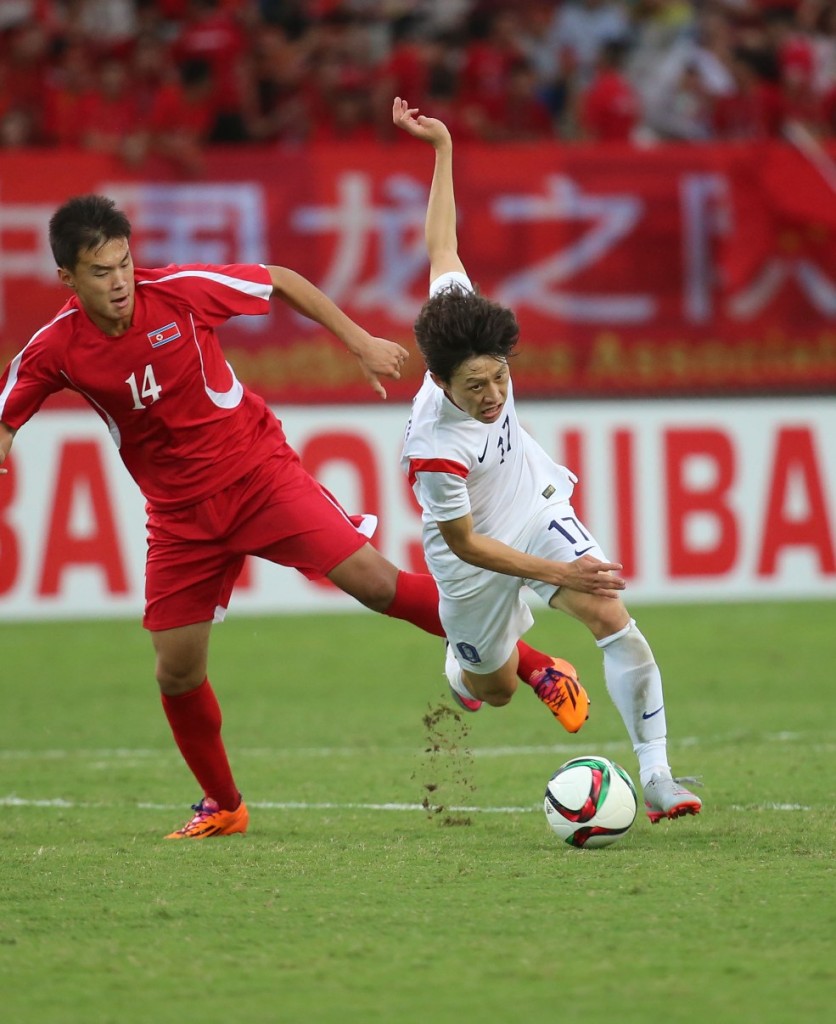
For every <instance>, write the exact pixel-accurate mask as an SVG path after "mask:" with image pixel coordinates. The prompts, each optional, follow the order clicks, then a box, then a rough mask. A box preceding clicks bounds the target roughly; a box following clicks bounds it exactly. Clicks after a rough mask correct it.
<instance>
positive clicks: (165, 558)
mask: <svg viewBox="0 0 836 1024" xmlns="http://www.w3.org/2000/svg"><path fill="white" fill-rule="evenodd" d="M49 236H50V245H51V247H52V252H53V255H54V257H55V260H56V263H57V264H58V276H59V278H60V280H61V281H62V282H63V284H65V285H66V286H67V287H68V288H70V289H71V290H72V291H73V293H74V294H73V296H72V297H71V298H70V300H69V301H68V302H67V303H66V305H65V306H64V307H63V308H62V309H61V310H60V311H59V312H58V314H57V315H56V316H55V317H54V318H53V319H52V320H50V321H49V323H47V324H46V325H45V326H44V327H42V328H41V329H40V330H39V331H37V332H36V333H35V334H34V335H33V337H32V338H31V339H30V341H29V343H28V344H27V345H26V346H25V347H24V348H23V349H22V350H21V352H19V353H18V355H17V356H15V358H14V359H13V360H12V361H11V363H10V364H9V365H8V366H7V367H6V369H5V370H4V372H3V374H2V376H0V464H2V462H3V461H5V459H6V456H7V455H8V453H9V450H10V448H11V445H12V440H13V437H14V434H15V432H16V431H17V430H18V429H19V428H20V427H21V426H23V424H24V423H26V422H27V421H28V420H29V419H30V418H31V417H32V416H33V415H34V414H35V413H36V412H37V410H38V409H39V408H40V406H41V404H42V403H43V401H44V399H45V398H46V397H47V396H48V395H50V394H51V393H53V392H55V391H58V390H60V389H62V388H68V389H71V390H74V391H76V392H78V393H79V394H80V395H81V396H82V397H83V398H85V399H86V400H87V402H88V403H89V404H90V405H91V406H92V407H93V409H94V410H95V411H96V412H97V413H98V415H99V416H100V417H101V418H102V420H103V421H104V422H105V424H106V426H107V428H108V430H109V432H110V435H111V437H112V438H113V440H114V442H115V443H116V445H117V447H118V448H119V453H120V456H121V458H122V461H123V462H124V464H125V467H126V468H127V470H128V472H129V473H130V474H131V476H132V477H133V478H134V480H135V481H136V483H137V485H138V486H139V488H140V490H141V492H142V494H143V496H144V497H145V499H146V510H147V516H148V519H147V532H148V552H147V562H146V584H145V614H144V617H143V625H144V626H145V628H146V629H147V630H149V631H150V633H151V639H152V642H153V646H154V650H155V652H156V677H157V681H158V683H159V687H160V691H161V694H162V702H163V707H164V710H165V713H166V716H167V718H168V721H169V724H170V726H171V729H172V732H173V734H174V739H175V742H176V743H177V746H178V747H179V749H180V752H181V754H182V755H183V758H184V760H185V761H186V763H187V764H188V766H189V768H190V769H191V771H192V773H193V775H194V776H195V778H196V780H197V782H198V783H199V784H200V786H201V787H202V789H203V792H204V796H203V798H202V799H201V800H200V802H199V803H197V804H195V805H194V807H193V810H194V812H195V813H194V815H193V817H192V818H191V819H190V820H189V821H188V822H187V823H186V824H185V825H184V826H183V828H181V829H178V830H177V831H176V832H173V833H171V835H170V836H169V837H168V838H190V839H191V838H204V837H206V836H213V835H227V834H231V833H236V832H245V831H246V829H247V824H248V812H247V808H246V805H245V804H244V802H243V800H242V799H241V793H240V791H239V790H238V787H237V785H236V784H235V781H234V778H233V775H232V771H231V768H230V765H229V761H228V758H227V755H226V751H225V748H224V745H223V742H222V739H221V711H220V707H219V705H218V701H217V699H216V697H215V694H214V692H213V690H212V686H211V684H210V682H209V679H208V676H207V660H208V648H209V633H210V630H211V627H212V624H213V622H218V621H221V620H222V619H223V617H224V615H225V613H226V608H227V605H228V603H229V599H230V596H231V593H232V588H233V585H234V583H235V580H236V578H237V576H238V574H239V573H240V571H241V568H242V566H243V563H244V558H245V557H246V555H248V554H252V555H257V556H259V557H262V558H266V559H268V560H270V561H272V562H277V563H279V564H281V565H286V566H290V567H293V568H296V569H298V570H299V571H300V572H302V573H303V574H304V575H305V576H307V577H308V578H320V577H327V578H328V579H330V580H331V581H332V582H333V583H334V584H336V586H338V587H340V588H341V589H342V590H344V591H346V592H347V593H349V594H351V595H352V596H353V597H355V598H356V599H357V600H358V601H360V602H361V604H363V605H365V606H366V607H368V608H371V609H373V610H374V611H378V612H382V613H383V614H385V615H389V616H392V617H394V618H399V619H405V620H406V621H408V622H411V623H413V624H414V625H416V626H418V627H419V628H421V629H424V630H426V631H427V632H429V633H432V634H434V635H437V636H443V635H444V632H443V629H442V627H441V622H440V620H439V617H438V591H437V588H436V585H435V581H434V580H433V578H432V577H431V576H429V575H427V574H419V573H407V572H404V571H401V570H399V569H398V568H397V567H396V566H395V565H393V564H392V563H391V562H389V561H387V560H386V559H385V558H384V557H383V556H382V555H381V554H380V553H379V552H378V551H377V550H376V549H375V548H374V547H372V546H371V545H370V544H369V543H368V542H367V541H368V536H367V535H368V532H369V531H368V529H366V528H365V526H366V524H365V523H362V522H361V523H360V525H359V526H356V525H355V522H353V521H352V520H351V519H350V518H349V517H348V516H347V515H346V513H345V512H344V511H343V509H342V508H341V507H340V505H339V504H338V503H337V502H336V501H335V500H334V499H333V497H332V496H331V495H329V494H328V493H327V491H325V490H324V489H323V488H322V487H321V486H320V485H319V484H318V483H317V482H316V480H314V479H313V477H311V476H310V475H309V474H308V473H307V472H306V471H305V470H304V469H303V468H302V466H301V464H300V461H299V457H298V456H297V454H296V452H295V451H294V450H293V449H292V448H291V447H290V445H289V444H288V443H287V440H286V438H285V435H284V432H283V430H282V427H281V423H280V422H279V420H278V419H276V417H275V416H274V415H273V413H272V412H271V411H270V409H268V408H267V406H266V404H265V402H264V401H263V400H262V399H261V398H260V397H259V396H258V395H257V394H255V393H254V392H252V391H250V390H249V389H248V388H246V387H244V386H243V385H242V384H241V383H240V382H239V381H238V379H237V378H236V376H235V373H234V371H233V369H232V367H231V366H230V365H229V363H227V362H226V360H225V359H224V355H223V352H222V349H221V346H220V343H219V341H218V338H217V335H216V333H215V328H216V327H217V326H218V325H219V324H222V323H224V322H225V321H226V320H227V319H228V318H229V317H231V316H235V315H239V314H251V315H257V314H265V313H267V311H268V308H269V303H270V299H271V298H274V297H278V298H280V299H282V300H283V301H284V302H286V303H288V304H289V305H290V306H291V307H292V308H293V309H294V310H296V311H297V312H299V313H302V314H304V315H305V316H307V317H309V318H311V319H312V320H314V321H316V322H317V323H319V324H320V325H322V326H323V327H324V328H326V329H327V330H329V331H331V332H332V333H333V334H334V335H335V336H336V337H337V338H339V339H340V341H341V342H342V343H343V344H344V345H345V346H346V348H348V350H349V351H350V352H352V353H353V354H354V355H355V356H356V357H357V359H358V361H359V363H360V369H361V371H362V373H363V374H364V376H365V377H366V379H367V380H368V382H369V384H370V385H371V387H372V389H373V390H374V391H375V392H376V393H377V394H378V395H379V396H380V397H382V398H385V397H386V391H385V388H384V386H383V384H382V383H381V380H380V378H381V377H389V378H392V379H395V380H397V379H398V377H399V376H400V370H401V367H402V365H403V363H404V361H405V360H406V358H407V356H408V353H407V351H406V350H405V349H403V348H402V347H401V346H400V345H397V344H395V343H393V342H390V341H386V340H385V339H382V338H375V337H373V336H372V335H370V334H369V333H368V332H367V331H365V330H363V329H362V328H361V327H360V326H358V325H357V324H356V323H354V322H353V321H352V320H351V319H350V318H349V317H348V316H346V315H345V314H344V313H343V312H342V311H341V310H340V309H339V308H338V307H337V306H336V305H335V304H334V303H333V302H332V301H331V300H330V299H329V298H328V297H327V296H326V295H325V294H324V293H323V292H321V291H320V290H319V289H318V288H317V287H316V286H315V285H313V284H311V282H309V281H307V280H306V279H305V278H303V277H301V276H300V275H299V274H296V273H295V272H294V271H292V270H289V269H287V268H285V267H279V266H266V265H261V264H252V265H228V266H209V265H197V264H195V265H187V266H169V267H164V268H162V269H157V270H142V269H139V268H137V267H135V266H134V264H133V259H132V256H131V249H130V237H131V225H130V222H129V221H128V219H127V217H126V216H125V215H124V213H122V212H121V211H120V210H118V209H117V208H116V207H115V205H114V203H113V202H112V200H110V199H107V198H106V197H103V196H96V195H88V196H78V197H75V198H73V199H70V200H69V201H68V202H66V203H65V204H64V205H63V206H61V207H60V208H59V209H58V210H57V211H56V213H55V214H54V215H53V217H52V219H51V220H50V227H49ZM4 472H5V470H4V469H2V468H0V473H4ZM520 653H521V657H520V675H521V676H522V677H524V678H525V679H526V681H528V677H530V676H531V675H537V673H538V671H539V670H541V669H542V668H543V667H544V666H546V665H551V664H552V663H553V661H552V659H551V658H550V657H549V656H548V655H543V654H541V653H540V652H537V651H535V650H534V649H533V648H530V647H527V645H524V644H522V642H521V647H520Z"/></svg>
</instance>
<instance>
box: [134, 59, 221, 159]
mask: <svg viewBox="0 0 836 1024" xmlns="http://www.w3.org/2000/svg"><path fill="white" fill-rule="evenodd" d="M178 72H179V74H178V80H177V81H174V82H171V83H169V84H167V85H164V86H162V88H161V89H160V90H159V92H158V93H157V95H156V97H155V99H154V103H153V105H152V107H151V112H150V115H149V118H148V123H147V133H146V141H145V148H146V150H147V151H148V152H149V153H151V154H156V155H159V156H162V157H163V158H164V159H165V160H167V161H169V162H170V163H171V164H173V165H174V167H176V168H177V170H178V171H180V172H181V173H182V174H184V175H186V176H188V177H199V176H200V175H201V174H202V172H203V158H204V149H205V145H206V143H207V142H208V141H209V139H210V137H211V133H212V130H213V127H214V125H215V115H216V111H217V107H216V102H215V97H216V89H215V83H214V81H213V79H212V69H211V68H210V66H209V64H208V63H207V62H206V61H204V60H200V59H195V60H189V61H186V62H185V63H183V64H181V65H179V67H178Z"/></svg>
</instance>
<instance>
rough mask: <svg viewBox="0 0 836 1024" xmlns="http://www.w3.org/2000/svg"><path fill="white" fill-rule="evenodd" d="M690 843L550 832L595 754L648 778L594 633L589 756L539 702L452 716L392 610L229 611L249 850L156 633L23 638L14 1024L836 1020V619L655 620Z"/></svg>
mask: <svg viewBox="0 0 836 1024" xmlns="http://www.w3.org/2000/svg"><path fill="white" fill-rule="evenodd" d="M635 611H636V617H637V619H638V621H639V624H640V625H641V627H642V629H643V630H644V632H645V634H646V635H647V636H648V638H649V639H650V640H651V643H652V645H653V647H654V650H655V652H656V655H657V659H658V661H659V663H660V665H661V667H662V671H663V675H664V678H665V686H666V705H667V715H668V727H669V732H670V737H669V744H670V745H669V751H670V755H671V761H672V765H673V768H674V770H675V772H678V773H680V774H697V775H700V776H702V778H703V780H704V783H705V784H704V787H703V788H702V789H701V790H700V791H699V792H700V794H701V795H702V797H703V799H704V803H705V806H704V811H703V813H702V814H701V815H700V816H699V817H697V818H689V819H684V820H681V821H677V822H662V823H660V824H659V825H657V826H651V825H650V823H649V822H648V821H647V819H646V818H645V817H644V816H640V817H639V818H638V819H637V821H636V824H635V825H634V826H633V828H632V829H631V831H630V832H629V833H628V834H627V835H626V836H625V837H624V838H623V839H622V840H621V841H620V842H618V843H617V844H616V845H614V846H612V847H610V848H608V849H604V850H596V851H577V850H573V849H570V848H569V847H563V846H561V845H559V844H558V843H557V841H556V839H555V838H554V837H553V836H552V835H551V834H550V833H549V832H548V830H547V826H546V823H545V818H544V816H543V812H542V793H543V789H544V786H545V782H546V780H547V778H548V777H549V775H550V774H551V773H552V772H553V771H554V770H555V769H556V768H557V767H558V766H559V765H560V764H561V763H562V762H563V761H565V760H567V759H568V758H569V757H572V756H574V755H576V754H583V753H603V754H606V755H607V756H609V757H612V758H614V759H616V760H618V761H619V762H620V763H622V764H623V765H624V766H625V767H626V768H627V770H628V771H629V772H630V774H631V775H632V776H633V777H634V779H636V780H637V779H638V772H637V769H636V764H635V761H634V758H633V755H632V752H631V750H630V748H629V745H628V743H627V740H626V736H625V734H624V731H623V728H622V726H621V723H620V721H619V719H618V718H617V716H616V713H615V710H614V708H613V707H612V705H611V703H610V702H609V699H608V697H607V695H606V691H605V689H604V684H603V679H602V677H601V669H600V657H599V652H598V651H597V650H596V648H595V646H594V644H593V643H592V641H591V638H588V636H587V635H586V634H585V632H584V631H583V629H582V628H581V627H580V626H578V625H577V624H575V623H573V622H571V621H568V620H567V619H565V618H564V617H562V616H558V615H552V614H549V613H538V616H537V622H536V625H535V627H534V629H533V630H532V632H531V634H530V639H531V640H532V642H534V643H535V644H537V645H539V646H541V647H543V648H545V649H548V650H550V651H552V652H553V653H556V654H560V655H563V656H564V657H567V658H569V659H570V660H572V661H573V662H574V663H575V664H576V665H577V666H578V668H579V670H580V673H581V678H582V679H583V681H584V682H585V683H586V685H587V688H588V689H589V691H590V693H591V696H592V699H593V703H592V713H591V717H590V720H589V722H588V723H587V724H586V726H585V727H584V729H583V730H582V732H581V733H579V734H578V735H577V736H569V735H567V734H566V733H564V732H563V731H562V730H561V729H560V728H559V727H558V726H557V725H556V724H555V723H554V722H553V720H552V719H551V716H550V715H549V714H548V713H547V712H546V711H545V709H544V708H543V707H542V706H541V705H540V704H539V703H538V702H537V700H536V699H535V698H534V697H533V695H532V694H531V693H530V692H528V691H527V690H525V689H524V688H523V689H521V691H520V692H519V693H518V694H517V696H516V697H515V699H514V701H513V702H512V703H511V704H510V705H509V706H508V707H506V708H502V709H490V708H486V709H485V710H484V711H482V712H480V714H479V715H477V716H472V717H468V719H467V721H466V722H465V721H457V720H456V719H455V718H454V717H453V716H452V715H447V714H444V713H441V714H437V713H436V714H434V713H433V712H435V711H436V709H437V708H438V707H439V705H440V702H441V700H442V696H443V693H444V688H445V684H444V678H443V675H442V664H443V652H442V645H441V642H440V641H438V640H435V639H433V638H430V637H427V636H425V635H423V634H421V633H419V632H417V631H415V630H413V629H412V628H411V627H409V626H406V625H404V624H402V623H399V622H393V621H390V620H387V619H383V618H380V617H376V616H373V615H370V614H356V615H334V616H320V617H301V616H300V617H287V618H257V619H255V618H246V617H241V616H235V615H234V614H233V615H232V616H231V617H230V619H229V621H228V622H227V623H226V624H225V625H224V626H222V627H219V628H218V629H216V630H215V632H214V634H213V637H212V657H211V678H212V680H213V684H214V686H215V689H216V691H217V692H218V695H219V697H220V700H221V703H222V705H223V708H224V715H225V724H224V735H225V739H226V743H227V746H228V749H229V752H230V755H231V759H232V762H233V766H234V768H235V771H236V776H237V779H238V782H239V785H240V786H241V788H242V789H243V791H244V793H245V796H246V798H247V802H248V804H249V806H250V811H251V826H250V833H249V834H248V835H247V836H246V837H237V836H236V837H229V838H227V839H222V840H208V841H205V842H198V843H194V842H193V843H173V842H164V841H162V839H161V836H162V835H163V834H165V833H166V832H168V831H170V830H171V829H172V828H175V827H177V826H179V825H180V824H182V823H183V821H185V819H186V817H187V815H188V809H189V808H188V805H189V804H190V803H191V802H192V801H193V800H195V799H197V797H198V795H199V794H198V793H197V791H196V789H195V786H194V784H193V782H192V780H191V776H190V775H189V773H188V771H187V770H186V768H185V766H184V765H183V764H182V762H181V761H180V758H179V755H178V754H177V753H176V751H175V749H174V746H173V743H172V741H171V738H170V734H169V732H168V727H167V724H166V722H165V719H164V716H163V714H162V711H161V709H160V706H159V699H158V697H157V695H156V687H155V684H154V682H153V675H152V656H151V647H150V642H149V640H148V637H147V635H146V634H144V633H143V632H142V630H141V629H140V627H139V625H138V624H136V623H133V622H121V621H115V622H78V623H51V624H5V625H3V626H0V871H2V880H1V883H0V978H3V979H4V984H3V990H2V997H0V999H1V1000H2V1002H1V1005H2V1009H0V1019H2V1021H3V1022H4V1024H46V1022H49V1024H52V1022H55V1024H76V1022H77V1024H82V1022H83V1024H110V1022H113V1024H148V1022H155V1024H167V1022H174V1021H182V1020H200V1021H205V1022H209V1024H214V1022H221V1021H223V1022H231V1024H238V1022H256V1024H261V1022H264V1024H325V1022H329V1024H330V1022H334V1024H355V1022H356V1024H371V1022H380V1024H424V1022H431V1024H453V1022H455V1024H464V1022H479V1024H493V1022H497V1024H500V1022H503V1024H504V1022H516V1021H522V1022H526V1024H540V1022H544V1024H545V1022H552V1021H558V1022H559V1021H583V1022H584V1024H599V1022H600V1024H603V1022H607V1024H609V1022H615V1021H617V1022H620V1024H655V1022H665V1024H680V1022H681V1024H685V1022H687V1024H705V1022H711V1024H726V1022H736V1024H749V1022H752V1024H755V1022H757V1024H778V1022H784V1021H786V1022H793V1024H794V1022H796V1021H799V1020H803V1021H814V1022H817V1021H824V1020H826V1019H830V1014H831V1013H832V1011H833V1007H834V1006H836V966H835V965H836V957H834V942H835V941H836V940H835V939H834V936H836V895H835V894H836V858H834V845H836V844H834V810H836V807H835V806H834V804H836V792H835V790H836V786H834V779H836V773H834V770H833V761H834V744H835V742H836V727H835V726H834V715H833V710H834V689H833V684H834V663H835V662H836V641H834V632H833V622H834V614H833V613H834V605H833V604H832V603H827V602H823V601H819V602H801V603H794V604H778V603H757V604H747V605H731V604H729V605H715V606H670V607H665V608H657V607H653V608H638V609H636V610H635Z"/></svg>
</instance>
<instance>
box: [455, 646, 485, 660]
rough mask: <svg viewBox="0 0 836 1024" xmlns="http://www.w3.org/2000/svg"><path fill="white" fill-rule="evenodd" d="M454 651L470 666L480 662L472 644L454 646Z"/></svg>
mask: <svg viewBox="0 0 836 1024" xmlns="http://www.w3.org/2000/svg"><path fill="white" fill-rule="evenodd" d="M456 650H457V651H458V652H459V654H460V655H461V656H462V657H463V658H464V660H465V661H467V662H469V663H470V664H471V665H478V664H479V662H480V661H481V660H482V659H481V658H480V657H479V652H478V651H477V650H476V648H475V647H474V646H473V644H466V643H460V644H456Z"/></svg>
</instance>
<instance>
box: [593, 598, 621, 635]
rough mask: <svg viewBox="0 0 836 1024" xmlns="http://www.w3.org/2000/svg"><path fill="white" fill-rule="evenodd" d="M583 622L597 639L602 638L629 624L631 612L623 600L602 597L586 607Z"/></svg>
mask: <svg viewBox="0 0 836 1024" xmlns="http://www.w3.org/2000/svg"><path fill="white" fill-rule="evenodd" d="M583 622H584V625H585V626H586V627H587V629H588V630H589V631H590V632H591V633H592V635H593V636H594V637H595V639H596V640H602V639H604V638H605V637H608V636H612V635H613V634H614V633H618V632H619V631H620V630H622V629H624V628H625V627H626V626H628V625H629V623H630V613H629V612H628V611H627V609H626V608H625V607H624V605H623V604H622V602H621V601H613V600H611V599H608V598H605V597H601V598H598V600H597V601H594V602H591V603H590V605H589V606H588V607H587V608H586V609H585V613H584V616H583Z"/></svg>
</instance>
